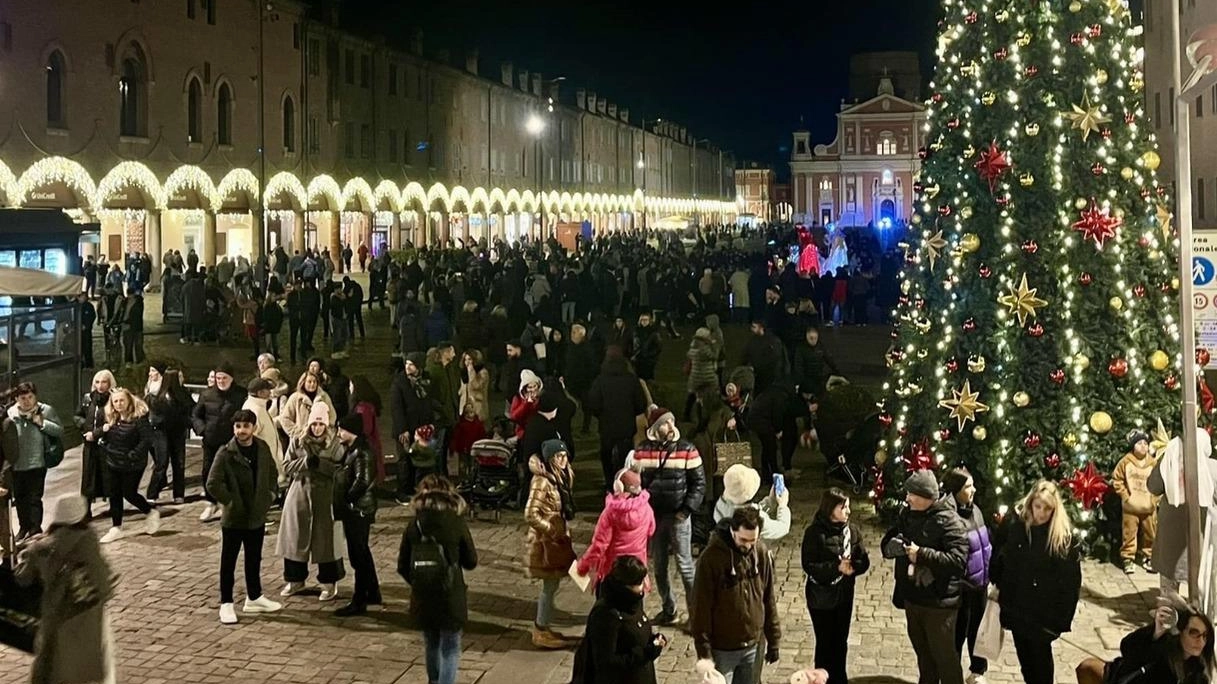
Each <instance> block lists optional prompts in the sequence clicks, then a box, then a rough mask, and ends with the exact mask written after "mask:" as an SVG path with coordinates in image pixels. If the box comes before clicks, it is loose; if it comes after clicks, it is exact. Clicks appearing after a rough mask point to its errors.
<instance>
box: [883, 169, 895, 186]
mask: <svg viewBox="0 0 1217 684" xmlns="http://www.w3.org/2000/svg"><path fill="white" fill-rule="evenodd" d="M893 182H894V181H893V179H892V171H891V169H884V170H883V184H884V185H891V184H892V183H893Z"/></svg>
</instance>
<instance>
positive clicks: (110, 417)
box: [98, 387, 161, 544]
mask: <svg viewBox="0 0 1217 684" xmlns="http://www.w3.org/2000/svg"><path fill="white" fill-rule="evenodd" d="M101 430H102V433H101V438H100V439H99V440H98V443H99V444H100V445H101V448H102V450H103V451H104V452H105V456H106V468H108V469H109V482H108V485H109V487H108V489H109V492H110V522H111V524H112V527H110V530H109V531H108V532H106V534H105V535H104V536H103V537H102V538H101V543H102V544H109V543H110V542H112V541H114V540H116V539H118V538H119V537H121V536H122V527H123V499H126V500H127V501H128V502H130V503H131V505H132V506H135V507H136V508H138V509H139V511H140V512H141V513H143V514H144V515H145V516H147V519H146V527H145V531H146V532H147V533H148V534H156V532H157V530H159V529H160V527H161V515H160V512H158V511H157V510H156V509H154V508H152V504H150V503H148V500H147V499H145V498H144V497H143V495H142V494H140V493H139V481H140V479H141V478H142V477H143V476H144V468H146V467H147V466H148V454H149V453H150V452H151V451H152V426H151V425H150V424H149V423H148V405H147V404H145V403H144V400H143V399H140V398H138V397H135V396H133V395H132V394H131V392H130V390H127V389H125V388H122V387H119V388H116V389H115V390H114V391H112V392H110V401H109V402H108V403H107V404H106V422H105V424H104V425H102V427H101Z"/></svg>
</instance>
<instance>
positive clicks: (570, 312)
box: [562, 302, 575, 325]
mask: <svg viewBox="0 0 1217 684" xmlns="http://www.w3.org/2000/svg"><path fill="white" fill-rule="evenodd" d="M562 322H563V323H566V324H567V325H570V324H571V323H574V322H575V303H574V302H562Z"/></svg>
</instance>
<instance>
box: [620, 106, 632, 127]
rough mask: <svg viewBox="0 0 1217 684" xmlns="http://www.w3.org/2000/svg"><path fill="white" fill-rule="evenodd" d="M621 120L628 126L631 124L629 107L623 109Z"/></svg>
mask: <svg viewBox="0 0 1217 684" xmlns="http://www.w3.org/2000/svg"><path fill="white" fill-rule="evenodd" d="M621 120H622V121H624V122H625V123H626V125H629V123H630V108H629V107H622V108H621Z"/></svg>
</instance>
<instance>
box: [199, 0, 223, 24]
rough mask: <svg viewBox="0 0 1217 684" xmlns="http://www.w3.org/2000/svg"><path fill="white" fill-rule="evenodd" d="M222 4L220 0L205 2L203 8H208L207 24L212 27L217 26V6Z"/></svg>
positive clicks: (204, 0)
mask: <svg viewBox="0 0 1217 684" xmlns="http://www.w3.org/2000/svg"><path fill="white" fill-rule="evenodd" d="M218 4H220V0H203V6H204V7H206V8H207V23H208V24H211V25H212V26H215V25H216V5H218Z"/></svg>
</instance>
